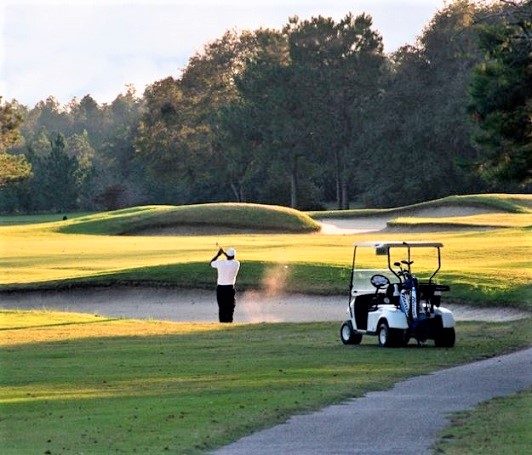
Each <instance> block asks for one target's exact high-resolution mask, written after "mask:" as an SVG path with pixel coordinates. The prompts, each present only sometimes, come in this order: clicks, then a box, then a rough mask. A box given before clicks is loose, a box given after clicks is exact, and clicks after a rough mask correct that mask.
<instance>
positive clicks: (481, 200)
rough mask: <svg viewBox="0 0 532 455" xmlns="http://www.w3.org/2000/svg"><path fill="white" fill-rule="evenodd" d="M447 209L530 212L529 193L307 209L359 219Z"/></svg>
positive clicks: (322, 216)
mask: <svg viewBox="0 0 532 455" xmlns="http://www.w3.org/2000/svg"><path fill="white" fill-rule="evenodd" d="M445 208H447V209H449V212H453V211H456V210H459V209H462V210H465V209H472V208H475V209H484V210H489V211H493V212H507V213H514V214H530V213H532V195H530V194H474V195H468V196H447V197H444V198H442V199H435V200H433V201H427V202H421V203H419V204H412V205H407V206H404V207H396V208H390V209H353V210H343V211H338V210H327V211H321V212H307V214H308V215H309V216H310V217H311V218H313V219H326V218H359V217H370V216H389V217H390V218H393V217H394V216H408V215H411V216H415V215H416V213H419V212H420V211H423V210H428V209H445Z"/></svg>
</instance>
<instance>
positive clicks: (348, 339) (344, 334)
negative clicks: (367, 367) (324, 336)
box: [340, 321, 362, 344]
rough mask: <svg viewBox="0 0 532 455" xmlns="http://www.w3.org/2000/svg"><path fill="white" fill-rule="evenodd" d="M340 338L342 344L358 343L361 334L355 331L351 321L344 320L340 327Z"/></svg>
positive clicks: (360, 339)
mask: <svg viewBox="0 0 532 455" xmlns="http://www.w3.org/2000/svg"><path fill="white" fill-rule="evenodd" d="M340 338H341V339H342V343H344V344H360V342H361V341H362V335H361V334H359V333H355V331H354V329H353V323H352V322H351V321H345V322H344V323H343V324H342V327H341V328H340Z"/></svg>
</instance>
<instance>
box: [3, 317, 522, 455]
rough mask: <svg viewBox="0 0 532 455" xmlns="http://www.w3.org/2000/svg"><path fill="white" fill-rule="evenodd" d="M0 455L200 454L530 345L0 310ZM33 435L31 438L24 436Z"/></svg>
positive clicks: (517, 339) (332, 328)
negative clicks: (410, 341) (389, 342)
mask: <svg viewBox="0 0 532 455" xmlns="http://www.w3.org/2000/svg"><path fill="white" fill-rule="evenodd" d="M0 316H1V321H2V322H1V327H0V330H1V333H2V337H1V338H0V340H1V345H2V346H1V351H0V363H1V365H2V369H1V372H0V381H1V384H2V388H1V395H0V406H1V414H0V415H1V420H0V429H1V434H2V446H3V447H2V453H5V454H21V453H81V452H83V453H94V454H96V453H114V452H118V453H133V452H138V453H160V452H164V451H170V452H171V453H183V454H192V453H203V452H205V451H207V450H209V449H212V448H214V447H217V446H220V445H223V444H226V443H228V442H231V441H233V440H235V439H236V438H238V437H240V436H242V435H245V434H248V433H250V432H251V431H252V430H255V429H258V428H262V427H265V426H269V425H272V424H274V423H278V422H280V421H283V420H285V419H286V418H287V417H288V416H289V415H291V414H294V413H298V412H307V411H310V410H314V409H318V408H320V407H322V406H324V405H326V404H330V403H333V402H338V401H340V400H343V399H345V398H348V397H353V396H361V395H362V394H364V393H365V392H367V391H370V390H379V389H384V388H387V387H389V386H391V385H392V384H393V383H394V382H396V381H398V380H400V379H403V378H406V377H409V376H413V375H419V374H423V373H427V372H429V371H433V370H436V369H441V368H445V367H448V366H451V365H456V364H461V363H464V362H468V361H473V360H477V359H481V358H485V357H489V356H493V355H496V354H500V353H502V352H507V351H509V350H512V349H517V348H519V347H523V346H527V345H529V344H530V342H531V337H530V331H529V324H530V320H522V321H516V322H508V323H499V324H493V323H460V324H459V326H458V329H457V334H458V342H457V346H456V347H455V348H454V349H436V348H432V347H427V348H425V349H418V348H416V347H413V346H412V347H410V348H405V349H382V348H379V347H378V346H377V345H376V341H375V340H374V339H370V340H364V341H363V344H362V345H361V346H358V347H353V346H344V345H342V344H341V343H339V341H338V333H337V332H338V324H336V323H308V324H255V325H234V326H231V327H227V326H221V325H218V324H178V323H168V322H157V321H130V320H110V319H107V318H101V317H96V316H89V315H75V314H74V315H72V314H57V313H40V312H30V313H26V312H2V313H1V314H0ZM29 429H31V430H29Z"/></svg>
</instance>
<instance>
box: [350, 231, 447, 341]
mask: <svg viewBox="0 0 532 455" xmlns="http://www.w3.org/2000/svg"><path fill="white" fill-rule="evenodd" d="M442 247H443V245H442V244H441V243H439V242H398V241H392V242H360V243H356V244H355V245H354V251H353V264H352V267H351V283H350V293H349V294H350V298H349V308H348V312H349V319H348V320H347V321H345V322H344V323H343V324H342V327H341V329H340V338H341V339H342V342H343V343H344V344H360V342H361V341H362V336H363V335H376V336H377V337H378V340H379V345H380V346H386V347H400V346H406V345H407V344H408V342H409V340H410V339H412V338H413V339H415V340H416V341H417V343H418V345H420V344H422V343H425V341H427V340H428V339H432V340H434V343H435V345H436V346H437V347H448V348H451V347H453V346H454V343H455V330H454V327H455V323H454V317H453V314H452V312H451V311H450V310H448V309H446V308H443V307H441V306H440V301H441V293H442V292H444V291H448V290H449V286H445V285H441V284H437V283H436V282H435V280H434V278H435V276H436V274H437V273H438V271H439V270H440V268H441V254H440V249H441V248H442ZM414 250H415V253H416V261H417V260H418V258H419V261H420V263H422V264H423V266H422V269H423V270H424V271H421V272H420V276H419V277H418V276H416V275H414V274H413V273H412V265H413V264H414V260H413V253H414ZM376 256H377V257H376ZM395 259H397V260H396V261H395V262H393V261H394V260H395ZM384 260H386V261H387V263H386V264H383V262H384ZM434 263H436V268H435V269H434ZM359 264H360V266H359ZM426 264H429V265H426ZM374 265H375V266H380V268H367V267H368V266H370V267H373V266H374Z"/></svg>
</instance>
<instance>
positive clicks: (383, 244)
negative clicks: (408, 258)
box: [354, 240, 443, 249]
mask: <svg viewBox="0 0 532 455" xmlns="http://www.w3.org/2000/svg"><path fill="white" fill-rule="evenodd" d="M354 246H362V247H370V248H378V249H383V248H386V249H388V248H401V247H402V248H427V247H433V248H441V247H443V243H441V242H400V241H397V240H394V241H374V242H356V243H355V244H354Z"/></svg>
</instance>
